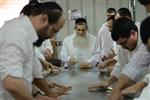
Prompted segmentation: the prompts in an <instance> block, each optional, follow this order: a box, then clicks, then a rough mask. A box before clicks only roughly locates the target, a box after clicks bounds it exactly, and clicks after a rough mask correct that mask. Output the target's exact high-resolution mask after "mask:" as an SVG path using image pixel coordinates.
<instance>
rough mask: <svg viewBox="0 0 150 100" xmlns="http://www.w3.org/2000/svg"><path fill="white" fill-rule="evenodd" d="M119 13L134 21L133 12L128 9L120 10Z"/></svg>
mask: <svg viewBox="0 0 150 100" xmlns="http://www.w3.org/2000/svg"><path fill="white" fill-rule="evenodd" d="M117 13H119V15H120V16H121V17H129V18H131V19H132V15H131V12H130V10H129V9H128V8H120V9H119V10H118V12H117Z"/></svg>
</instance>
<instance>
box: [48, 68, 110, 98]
mask: <svg viewBox="0 0 150 100" xmlns="http://www.w3.org/2000/svg"><path fill="white" fill-rule="evenodd" d="M98 76H99V71H98V70H97V69H96V68H93V69H88V70H83V69H79V67H77V66H74V67H73V68H71V69H64V68H63V69H62V71H61V72H60V73H59V74H58V75H55V76H49V77H48V79H49V80H52V81H54V82H58V83H62V84H66V85H72V90H71V91H70V93H69V95H67V96H62V97H61V100H108V94H106V93H104V92H88V87H89V85H90V84H95V83H97V82H100V79H99V77H98Z"/></svg>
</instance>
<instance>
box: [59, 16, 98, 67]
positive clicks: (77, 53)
mask: <svg viewBox="0 0 150 100" xmlns="http://www.w3.org/2000/svg"><path fill="white" fill-rule="evenodd" d="M74 29H75V31H74V33H73V34H72V35H70V36H68V37H66V38H65V39H64V41H63V45H62V48H61V52H60V57H61V60H62V61H63V62H64V63H66V64H67V65H74V64H76V63H80V64H82V63H83V64H84V66H88V65H89V63H87V60H88V59H89V58H90V57H91V56H92V51H93V48H94V45H95V41H96V37H95V36H94V35H92V34H89V33H88V26H87V22H86V20H85V19H84V18H78V19H77V20H76V21H75V28H74Z"/></svg>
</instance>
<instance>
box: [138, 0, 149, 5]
mask: <svg viewBox="0 0 150 100" xmlns="http://www.w3.org/2000/svg"><path fill="white" fill-rule="evenodd" d="M138 1H139V2H140V3H141V4H142V5H148V4H150V0H138Z"/></svg>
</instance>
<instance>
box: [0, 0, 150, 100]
mask: <svg viewBox="0 0 150 100" xmlns="http://www.w3.org/2000/svg"><path fill="white" fill-rule="evenodd" d="M139 2H140V3H141V4H142V5H144V6H145V8H146V9H147V12H150V1H149V0H139ZM106 15H107V17H108V18H107V22H106V23H104V24H103V25H102V27H101V28H100V30H99V32H98V35H97V37H95V36H94V35H92V34H90V33H89V32H88V23H87V21H86V19H85V18H78V19H76V21H75V27H74V33H73V34H71V35H70V36H68V37H66V38H65V39H64V41H63V45H62V48H61V52H60V58H61V61H62V62H63V63H65V65H66V66H70V65H75V64H76V63H80V68H92V67H95V66H98V67H99V69H104V68H106V69H107V70H108V71H109V72H110V76H109V78H108V79H107V80H106V81H104V82H100V83H97V84H94V85H92V86H89V89H95V88H107V87H108V86H110V85H112V84H113V83H115V85H114V87H113V90H112V93H111V96H110V100H120V99H122V98H123V95H126V94H130V93H136V92H137V91H141V90H142V89H143V88H144V87H145V88H148V87H149V78H150V75H149V74H147V75H143V74H145V73H146V71H147V69H148V71H149V68H148V67H149V64H150V60H149V59H150V35H149V32H150V28H149V25H150V17H148V18H146V19H145V20H144V21H143V22H142V23H141V25H139V23H135V22H133V21H132V15H131V12H130V11H129V10H128V9H127V8H120V9H119V10H118V11H117V12H116V10H115V9H114V8H109V9H108V10H107V13H106ZM64 24H65V18H64V16H63V10H62V8H61V7H60V5H58V4H57V3H56V2H53V1H50V2H49V1H47V2H44V1H41V0H31V1H30V2H29V4H27V5H26V6H25V7H24V8H23V10H22V11H21V15H20V16H19V17H18V18H15V19H13V20H11V21H8V22H6V23H5V24H4V25H3V27H2V28H1V29H0V35H1V39H0V48H1V55H0V59H1V63H0V68H1V72H0V73H1V81H0V89H1V90H2V91H1V93H0V97H1V98H2V100H14V99H16V100H58V98H57V96H60V95H65V94H68V91H70V90H71V87H70V86H64V85H60V84H57V83H52V82H48V81H46V80H45V78H44V77H43V73H42V72H43V71H42V70H43V67H44V69H45V70H48V69H53V71H54V72H58V71H60V70H59V68H57V67H56V66H54V65H52V64H50V63H49V62H48V61H47V59H48V58H51V53H53V52H52V51H53V50H52V49H51V48H49V47H48V48H46V49H45V47H44V50H43V49H42V46H43V45H44V43H43V44H42V42H43V41H46V39H49V38H52V37H54V35H55V33H57V32H58V31H59V30H60V29H61V28H62V27H63V26H64ZM48 41H49V42H50V40H48ZM41 49H42V50H41ZM40 50H41V52H39V51H40ZM40 53H42V55H41V54H40ZM42 66H43V67H42ZM148 73H149V72H148ZM142 75H143V76H144V79H143V80H142V81H141V80H140V79H141V78H142ZM33 85H35V86H36V87H38V88H39V89H40V90H41V91H42V92H43V93H44V95H41V94H37V93H36V94H34V95H33V94H32V92H33V90H32V87H33ZM55 87H57V88H61V89H62V91H61V92H59V93H55V92H54V91H52V88H55ZM148 90H149V91H150V88H149V89H148ZM142 92H144V90H143V91H142ZM146 93H147V95H148V93H149V92H146ZM141 99H142V100H146V99H147V98H144V97H142V93H141V95H140V97H139V100H141ZM136 100H138V99H136Z"/></svg>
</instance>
